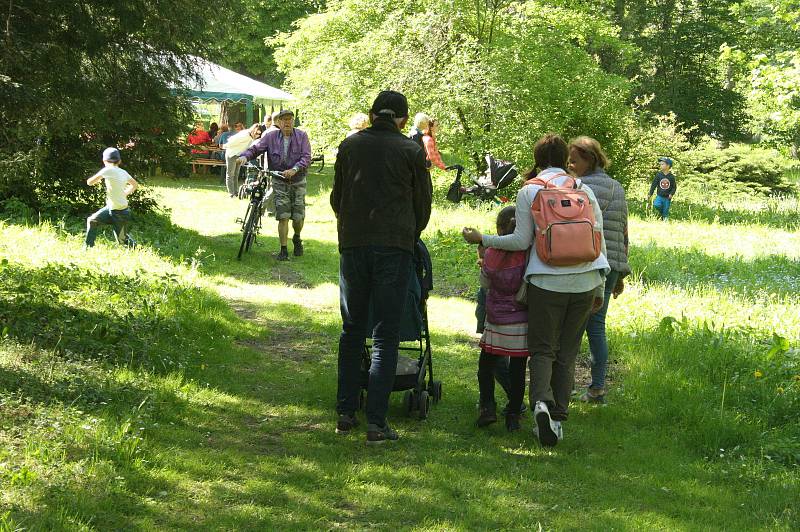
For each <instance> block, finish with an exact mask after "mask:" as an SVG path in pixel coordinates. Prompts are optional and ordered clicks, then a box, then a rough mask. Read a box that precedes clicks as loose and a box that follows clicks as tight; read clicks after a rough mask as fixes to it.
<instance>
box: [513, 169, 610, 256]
mask: <svg viewBox="0 0 800 532" xmlns="http://www.w3.org/2000/svg"><path fill="white" fill-rule="evenodd" d="M561 176H567V177H569V180H568V181H566V182H565V183H564V184H563V185H560V186H559V185H556V184H554V183H553V182H552V181H553V179H555V178H556V177H561ZM525 184H526V185H541V186H542V188H541V190H539V191H538V192H537V193H536V198H535V199H534V200H533V204H531V214H533V223H534V225H535V236H534V240H535V247H536V254H537V255H538V256H539V259H540V260H541V261H542V262H544V263H545V264H549V265H550V266H573V265H575V264H581V263H583V262H592V261H594V260H595V259H596V258H597V257H599V256H600V252H601V245H602V238H603V235H602V233H601V232H600V231H599V230H597V229H595V221H596V220H595V217H594V211H593V210H592V204H591V202H590V201H589V195H588V194H587V193H586V191H585V190H582V189H580V188H578V182H577V181H576V180H575V179H574V178H573V177H572V176H568V175H567V174H556V175H554V176H553V177H550V178H549V179H546V180H544V179H540V178H538V177H536V178H533V179H529V180H528V181H526V182H525Z"/></svg>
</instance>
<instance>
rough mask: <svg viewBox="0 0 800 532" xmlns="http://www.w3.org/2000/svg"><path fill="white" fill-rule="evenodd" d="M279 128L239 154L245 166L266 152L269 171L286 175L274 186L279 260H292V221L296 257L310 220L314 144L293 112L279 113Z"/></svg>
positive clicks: (299, 252)
mask: <svg viewBox="0 0 800 532" xmlns="http://www.w3.org/2000/svg"><path fill="white" fill-rule="evenodd" d="M275 125H277V126H278V128H279V129H272V130H268V131H267V132H265V133H264V134H263V135H262V136H261V139H260V140H259V141H258V142H256V143H254V144H253V145H252V146H250V147H249V148H248V149H246V150H245V151H243V152H242V153H240V154H239V160H240V161H242V163H244V162H246V161H249V160H251V159H255V158H256V157H258V156H259V155H261V154H262V153H266V155H267V166H268V168H269V169H270V170H274V171H278V172H280V173H281V175H283V179H282V180H279V179H276V180H275V181H274V182H273V184H272V186H273V189H274V191H275V218H276V219H277V220H278V239H279V240H280V243H281V250H280V252H279V253H278V255H277V256H276V258H277V259H278V260H289V250H288V244H289V242H288V240H289V219H291V220H292V228H293V229H294V237H293V238H292V244H293V245H294V256H295V257H300V256H301V255H303V241H302V240H301V239H300V231H302V230H303V221H304V220H305V217H306V172H307V170H308V166H309V165H310V164H311V143H310V142H309V140H308V135H307V134H306V132H305V131H301V130H299V129H296V128H295V127H294V113H293V112H292V111H290V110H289V109H284V110H282V111H280V112H279V113H278V114H277V116H276V118H275Z"/></svg>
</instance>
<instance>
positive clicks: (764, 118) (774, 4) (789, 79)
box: [731, 0, 800, 158]
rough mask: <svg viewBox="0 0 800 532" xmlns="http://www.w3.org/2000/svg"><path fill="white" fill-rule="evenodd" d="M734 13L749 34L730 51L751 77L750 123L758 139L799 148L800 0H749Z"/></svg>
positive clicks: (747, 85)
mask: <svg viewBox="0 0 800 532" xmlns="http://www.w3.org/2000/svg"><path fill="white" fill-rule="evenodd" d="M735 14H736V15H737V16H739V17H741V19H742V20H743V21H745V24H744V27H745V28H746V36H747V40H746V41H745V42H744V43H743V46H742V47H741V48H740V49H737V50H735V51H732V52H731V55H732V56H733V57H735V61H736V62H737V64H738V65H739V66H740V68H741V67H742V66H744V67H746V69H747V77H746V78H745V79H744V82H743V83H742V84H741V88H742V91H743V92H744V93H745V94H746V96H747V101H748V111H749V113H750V128H751V130H752V132H753V133H754V134H755V135H757V137H758V138H759V139H761V140H762V141H764V142H766V143H767V144H770V145H772V146H775V147H778V148H781V149H783V150H784V151H788V152H789V153H790V154H791V155H792V156H793V157H795V158H797V157H798V156H799V154H798V152H800V2H797V0H779V1H772V0H770V1H767V0H747V1H746V2H744V3H743V4H742V6H741V7H740V9H739V10H737V11H736V12H735Z"/></svg>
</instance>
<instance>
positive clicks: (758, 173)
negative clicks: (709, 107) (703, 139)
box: [684, 144, 797, 194]
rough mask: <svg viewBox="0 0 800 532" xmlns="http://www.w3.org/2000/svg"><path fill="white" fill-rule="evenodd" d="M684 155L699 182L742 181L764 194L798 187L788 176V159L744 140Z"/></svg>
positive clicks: (690, 176)
mask: <svg viewBox="0 0 800 532" xmlns="http://www.w3.org/2000/svg"><path fill="white" fill-rule="evenodd" d="M684 159H685V161H684V167H685V168H686V174H685V177H686V178H687V179H688V180H692V181H695V182H698V183H709V184H711V185H714V184H718V183H720V184H736V183H742V184H744V185H745V186H746V188H747V189H749V191H750V192H756V193H761V194H775V193H780V194H787V193H795V192H796V191H797V189H796V186H795V185H794V184H793V183H791V182H790V181H789V180H788V179H787V178H786V174H787V173H788V170H789V165H788V163H787V162H786V161H785V160H784V159H783V157H781V155H780V154H779V153H778V152H776V151H774V150H766V149H763V148H755V147H750V146H746V145H741V144H739V145H733V146H730V147H728V148H723V149H719V148H715V147H713V146H711V145H706V146H703V147H701V148H699V149H696V150H693V151H690V152H689V153H687V154H686V156H685V157H684Z"/></svg>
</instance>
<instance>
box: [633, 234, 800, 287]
mask: <svg viewBox="0 0 800 532" xmlns="http://www.w3.org/2000/svg"><path fill="white" fill-rule="evenodd" d="M629 260H630V265H631V268H632V269H633V271H634V272H637V273H640V274H641V278H642V280H643V281H644V282H645V283H648V284H656V285H658V284H664V285H674V286H678V287H681V288H692V287H712V288H715V289H717V290H725V291H731V292H734V293H736V294H738V295H740V296H742V297H744V298H750V299H752V298H758V297H763V296H769V295H770V294H778V295H780V296H783V297H786V296H790V295H794V294H797V293H798V291H800V261H798V260H794V259H791V258H789V257H786V256H784V255H768V256H763V257H757V258H754V259H744V258H741V257H722V256H719V255H709V254H707V253H705V252H703V251H700V250H697V249H685V248H671V247H663V246H659V245H657V244H655V243H649V244H647V245H645V246H636V245H633V246H631V248H630V258H629Z"/></svg>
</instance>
